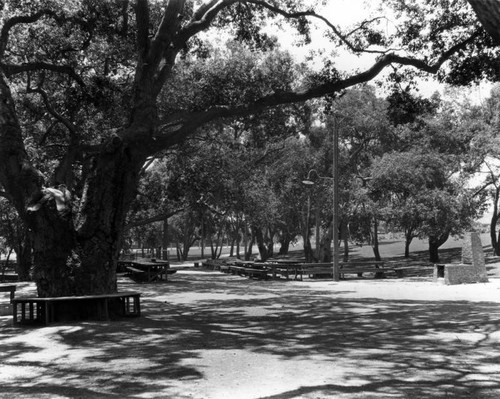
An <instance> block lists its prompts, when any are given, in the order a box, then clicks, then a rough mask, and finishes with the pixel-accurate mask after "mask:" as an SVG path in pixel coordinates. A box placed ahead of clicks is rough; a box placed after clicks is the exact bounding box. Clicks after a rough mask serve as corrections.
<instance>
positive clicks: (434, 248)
mask: <svg viewBox="0 0 500 399" xmlns="http://www.w3.org/2000/svg"><path fill="white" fill-rule="evenodd" d="M449 237H450V233H449V232H446V233H443V234H441V235H440V236H431V237H429V262H432V263H438V262H439V247H440V246H441V245H443V244H444V243H445V242H446V241H447V240H448V238H449Z"/></svg>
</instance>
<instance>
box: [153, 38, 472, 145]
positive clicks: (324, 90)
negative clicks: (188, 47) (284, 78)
mask: <svg viewBox="0 0 500 399" xmlns="http://www.w3.org/2000/svg"><path fill="white" fill-rule="evenodd" d="M477 35H478V33H476V34H474V35H472V36H470V37H469V38H468V39H466V40H464V41H463V42H460V43H457V44H456V45H454V46H453V47H451V48H450V49H449V50H447V51H445V52H444V53H443V54H442V55H441V56H440V57H439V58H438V59H437V61H436V62H434V63H433V64H429V63H428V62H426V61H424V60H421V59H417V58H412V57H406V56H401V55H398V54H394V53H389V54H384V55H382V56H381V57H379V58H378V60H377V61H376V62H375V64H374V65H373V66H372V67H371V68H369V69H368V70H366V71H364V72H360V73H358V74H356V75H352V76H350V77H348V78H346V79H341V80H337V81H333V82H328V83H324V84H321V85H318V86H314V87H309V88H305V89H303V90H299V91H295V92H275V93H273V94H271V95H268V96H265V97H262V98H260V99H258V100H256V101H255V102H253V103H249V104H241V105H235V106H214V107H212V108H210V109H208V110H206V111H200V112H186V113H179V114H175V115H170V116H169V118H168V120H165V121H164V125H163V127H164V128H165V130H166V131H167V133H166V134H164V135H162V136H157V137H155V142H154V147H155V148H156V150H157V149H161V148H165V147H166V146H169V145H172V144H176V143H179V142H180V141H182V140H183V139H184V138H185V137H186V136H187V135H189V134H191V133H192V132H193V131H194V130H196V129H197V128H198V127H200V126H201V125H203V124H205V123H207V122H210V121H212V120H214V119H217V118H225V117H234V116H245V115H249V114H253V113H256V112H259V111H261V110H262V109H264V108H268V107H272V106H276V105H283V104H291V103H297V102H303V101H306V100H310V99H313V98H318V97H322V96H325V95H327V94H333V93H338V92H341V91H343V90H345V89H347V88H349V87H352V86H355V85H358V84H361V83H365V82H368V81H370V80H372V79H374V78H375V77H376V76H377V75H378V74H380V73H381V72H382V71H383V70H384V68H386V67H387V66H389V65H391V64H399V65H405V66H412V67H415V68H417V69H420V70H421V71H424V72H427V73H430V74H435V73H437V72H438V70H439V68H440V67H441V66H442V65H443V64H444V63H445V62H446V61H447V60H448V59H449V58H450V57H451V56H452V55H453V54H454V53H456V52H457V51H459V50H460V49H462V48H464V47H465V46H467V45H468V44H469V43H470V42H471V41H472V40H474V38H475V37H476V36H477Z"/></svg>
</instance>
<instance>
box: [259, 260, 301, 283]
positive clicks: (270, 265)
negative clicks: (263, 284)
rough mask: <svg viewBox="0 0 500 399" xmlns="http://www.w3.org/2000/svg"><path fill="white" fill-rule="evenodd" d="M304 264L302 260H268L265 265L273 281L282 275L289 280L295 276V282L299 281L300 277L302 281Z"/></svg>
mask: <svg viewBox="0 0 500 399" xmlns="http://www.w3.org/2000/svg"><path fill="white" fill-rule="evenodd" d="M302 263H303V260H301V259H268V260H267V261H266V262H264V265H265V267H266V268H267V269H269V270H270V272H271V275H272V277H273V279H275V278H276V276H277V275H281V276H283V277H285V278H286V279H287V280H289V279H290V276H294V279H295V280H298V279H299V276H300V279H301V280H302Z"/></svg>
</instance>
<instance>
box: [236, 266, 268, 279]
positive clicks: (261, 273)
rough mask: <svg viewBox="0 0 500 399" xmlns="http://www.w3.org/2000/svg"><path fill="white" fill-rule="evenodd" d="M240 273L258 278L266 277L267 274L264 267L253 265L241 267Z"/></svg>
mask: <svg viewBox="0 0 500 399" xmlns="http://www.w3.org/2000/svg"><path fill="white" fill-rule="evenodd" d="M242 273H243V274H244V275H245V276H248V277H250V278H252V277H255V278H258V279H267V278H268V274H267V270H265V269H258V268H255V267H243V270H242Z"/></svg>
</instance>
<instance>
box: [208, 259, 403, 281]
mask: <svg viewBox="0 0 500 399" xmlns="http://www.w3.org/2000/svg"><path fill="white" fill-rule="evenodd" d="M202 266H203V267H205V268H208V269H211V270H219V271H221V272H223V273H230V274H235V275H241V276H247V277H250V278H258V279H268V278H273V279H276V278H286V279H287V280H289V279H291V278H293V279H294V280H303V278H304V276H308V277H309V278H333V277H334V271H333V263H331V262H330V263H307V262H306V261H305V260H302V259H270V260H268V261H265V262H260V261H244V260H240V259H232V258H228V259H207V260H204V261H203V262H202ZM387 271H391V272H395V273H396V275H398V276H399V277H402V273H403V269H401V268H397V267H394V266H393V265H386V264H385V263H384V262H383V261H375V260H360V261H349V262H340V263H339V271H338V273H335V275H336V276H339V278H346V276H347V275H353V274H354V275H356V276H357V277H363V274H364V273H372V274H373V275H374V277H375V278H384V277H385V276H386V272H387Z"/></svg>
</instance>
